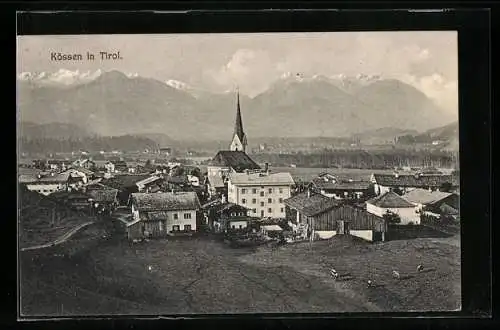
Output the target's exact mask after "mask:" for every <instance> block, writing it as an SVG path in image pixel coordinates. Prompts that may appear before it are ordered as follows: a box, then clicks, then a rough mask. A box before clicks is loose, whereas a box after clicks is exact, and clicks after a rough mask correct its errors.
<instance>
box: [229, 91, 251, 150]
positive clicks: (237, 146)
mask: <svg viewBox="0 0 500 330" xmlns="http://www.w3.org/2000/svg"><path fill="white" fill-rule="evenodd" d="M236 98H237V99H236V100H237V101H236V102H237V103H236V121H235V123H234V134H233V143H232V144H231V150H239V151H245V149H246V144H247V142H246V136H245V132H244V131H243V121H242V119H241V107H240V90H239V88H238V87H236ZM236 139H237V141H236Z"/></svg>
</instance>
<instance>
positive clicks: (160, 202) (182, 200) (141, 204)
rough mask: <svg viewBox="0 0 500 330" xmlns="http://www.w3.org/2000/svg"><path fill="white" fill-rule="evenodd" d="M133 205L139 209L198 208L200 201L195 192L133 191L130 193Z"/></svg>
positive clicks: (147, 210) (169, 209) (171, 209)
mask: <svg viewBox="0 0 500 330" xmlns="http://www.w3.org/2000/svg"><path fill="white" fill-rule="evenodd" d="M130 198H131V201H132V203H133V205H134V206H135V207H136V208H137V209H138V210H139V211H146V212H149V211H173V210H197V209H199V208H200V201H199V200H198V196H197V195H196V193H195V192H191V191H190V192H176V193H171V192H167V193H152V194H151V193H133V194H131V195H130Z"/></svg>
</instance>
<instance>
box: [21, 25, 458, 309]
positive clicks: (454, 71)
mask: <svg viewBox="0 0 500 330" xmlns="http://www.w3.org/2000/svg"><path fill="white" fill-rule="evenodd" d="M17 46H18V53H17V103H18V110H17V111H18V114H17V118H18V129H17V143H18V209H19V221H18V234H19V241H18V242H19V244H18V248H19V272H18V274H19V287H20V288H19V289H20V291H19V292H20V296H19V305H20V307H19V308H20V317H21V318H30V317H33V318H36V317H47V316H49V317H62V316H72V317H75V316H92V315H110V316H111V315H174V314H175V315H178V314H182V315H193V314H234V313H238V314H240V313H258V314H267V313H342V312H412V311H414V312H427V311H458V310H460V309H461V275H460V274H461V260H460V203H459V199H460V187H459V182H460V180H459V171H460V166H459V163H458V160H459V149H458V146H459V139H458V59H457V57H458V54H457V33H456V32H452V31H426V32H424V31H414V32H405V31H398V32H396V31H394V32H328V33H252V34H243V33H242V34H237V33H231V34H229V33H228V34H215V33H214V34H154V35H146V34H143V35H57V36H56V35H43V36H42V35H39V36H36V35H30V36H18V37H17Z"/></svg>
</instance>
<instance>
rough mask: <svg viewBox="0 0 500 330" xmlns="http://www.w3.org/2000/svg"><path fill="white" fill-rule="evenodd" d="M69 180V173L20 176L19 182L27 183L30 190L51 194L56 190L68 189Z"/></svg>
mask: <svg viewBox="0 0 500 330" xmlns="http://www.w3.org/2000/svg"><path fill="white" fill-rule="evenodd" d="M68 181H69V173H62V174H55V173H50V174H48V175H42V174H38V175H20V176H19V183H21V184H23V185H25V186H26V188H27V189H28V190H30V191H35V192H37V193H40V194H42V195H49V194H51V193H54V192H56V191H66V190H67V189H68Z"/></svg>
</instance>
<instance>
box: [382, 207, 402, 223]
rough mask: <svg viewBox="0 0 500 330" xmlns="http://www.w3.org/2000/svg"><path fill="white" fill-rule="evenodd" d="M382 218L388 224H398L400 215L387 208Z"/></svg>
mask: <svg viewBox="0 0 500 330" xmlns="http://www.w3.org/2000/svg"><path fill="white" fill-rule="evenodd" d="M383 218H384V220H385V221H387V223H388V224H391V225H392V224H398V223H401V217H400V216H399V215H397V214H395V213H393V212H391V211H389V210H387V211H386V212H385V214H384V216H383Z"/></svg>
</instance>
